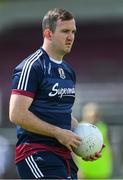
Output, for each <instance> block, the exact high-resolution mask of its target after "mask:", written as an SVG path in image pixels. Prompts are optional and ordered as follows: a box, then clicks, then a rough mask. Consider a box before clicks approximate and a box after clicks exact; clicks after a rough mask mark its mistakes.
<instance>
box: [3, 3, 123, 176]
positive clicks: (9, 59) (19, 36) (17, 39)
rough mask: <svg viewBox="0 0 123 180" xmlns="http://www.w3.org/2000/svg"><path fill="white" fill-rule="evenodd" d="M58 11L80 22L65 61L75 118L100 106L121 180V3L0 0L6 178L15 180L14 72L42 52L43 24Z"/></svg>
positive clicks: (122, 12)
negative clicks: (73, 85) (71, 73)
mask: <svg viewBox="0 0 123 180" xmlns="http://www.w3.org/2000/svg"><path fill="white" fill-rule="evenodd" d="M54 7H62V8H66V9H68V10H70V11H71V12H72V13H73V14H74V16H75V18H76V20H77V27H78V31H77V34H76V40H75V44H74V47H73V50H72V52H71V53H70V54H69V55H67V56H66V59H68V62H69V63H70V64H71V66H73V67H74V69H75V71H76V74H77V89H76V90H77V97H76V102H75V105H74V108H73V112H74V115H75V116H76V117H77V118H78V120H80V118H81V117H80V109H81V108H82V107H83V106H84V104H85V103H86V102H90V101H91V102H92V101H93V102H97V103H99V105H100V107H101V110H102V119H103V120H104V121H105V122H106V123H107V124H108V127H109V135H110V142H111V145H112V151H113V159H114V166H113V168H114V171H113V174H112V178H122V177H123V155H122V154H123V153H122V152H123V147H122V143H123V139H122V135H123V68H122V67H123V1H122V0H117V1H116V0H76V1H75V0H62V1H58V0H47V1H46V0H35V1H34V0H30V1H28V0H20V1H19V0H13V1H12V0H0V104H1V105H0V135H3V136H4V137H6V138H7V139H8V140H9V142H10V144H11V149H12V160H11V164H12V165H11V166H10V168H9V169H7V172H6V173H5V175H4V177H5V178H12V179H13V178H17V175H16V172H15V167H14V145H15V142H16V135H15V127H14V125H12V124H11V123H10V122H9V120H8V106H9V97H10V93H11V92H10V90H11V75H12V70H13V68H14V67H15V66H16V64H17V63H19V62H20V61H21V60H22V59H23V58H25V57H26V56H27V55H29V54H30V52H33V51H34V50H36V49H38V48H39V47H40V46H41V44H42V34H41V20H42V17H43V15H44V14H45V13H46V12H47V11H48V10H49V9H51V8H54ZM0 146H1V144H0ZM0 148H2V147H0Z"/></svg>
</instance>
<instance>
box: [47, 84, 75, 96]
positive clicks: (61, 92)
mask: <svg viewBox="0 0 123 180" xmlns="http://www.w3.org/2000/svg"><path fill="white" fill-rule="evenodd" d="M58 86H59V83H55V84H54V86H53V87H52V92H50V93H49V96H50V97H53V96H56V95H58V96H59V97H60V98H62V97H63V96H72V97H75V88H58Z"/></svg>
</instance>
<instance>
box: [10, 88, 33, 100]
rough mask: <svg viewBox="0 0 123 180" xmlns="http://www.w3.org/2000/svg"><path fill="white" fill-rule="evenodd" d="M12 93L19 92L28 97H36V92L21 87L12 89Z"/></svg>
mask: <svg viewBox="0 0 123 180" xmlns="http://www.w3.org/2000/svg"><path fill="white" fill-rule="evenodd" d="M12 94H19V95H23V96H28V97H31V98H34V96H35V93H32V92H29V91H24V90H20V89H12Z"/></svg>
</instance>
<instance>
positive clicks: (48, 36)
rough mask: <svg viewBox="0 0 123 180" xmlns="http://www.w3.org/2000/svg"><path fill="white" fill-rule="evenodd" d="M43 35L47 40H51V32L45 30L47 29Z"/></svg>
mask: <svg viewBox="0 0 123 180" xmlns="http://www.w3.org/2000/svg"><path fill="white" fill-rule="evenodd" d="M43 35H44V37H46V38H47V39H51V35H52V32H51V31H50V29H48V28H47V29H45V30H44V32H43Z"/></svg>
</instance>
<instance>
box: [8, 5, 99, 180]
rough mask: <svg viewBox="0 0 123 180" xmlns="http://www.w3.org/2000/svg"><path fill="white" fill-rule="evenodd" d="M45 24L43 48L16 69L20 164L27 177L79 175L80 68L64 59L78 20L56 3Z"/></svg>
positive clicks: (13, 108)
mask: <svg viewBox="0 0 123 180" xmlns="http://www.w3.org/2000/svg"><path fill="white" fill-rule="evenodd" d="M42 29H43V37H44V42H43V46H42V48H40V49H39V50H37V51H36V52H34V53H33V54H31V55H30V56H29V57H27V58H26V59H24V60H23V61H22V62H21V63H20V64H19V65H18V66H17V67H16V68H15V70H14V73H13V84H12V95H11V99H10V121H11V122H13V123H15V124H16V125H17V137H18V142H17V145H16V165H17V169H18V173H19V175H20V177H21V178H23V179H27V178H28V179H36V178H39V179H69V178H72V179H76V178H77V167H76V165H75V164H74V162H73V160H72V157H71V151H72V148H73V147H74V148H76V147H77V146H78V145H80V143H81V139H80V137H79V136H77V135H76V134H74V133H73V132H72V131H71V129H72V128H74V127H75V126H77V120H76V119H75V118H73V117H72V116H71V108H72V105H73V103H74V99H75V73H74V71H73V70H72V69H71V67H70V66H69V65H68V64H67V63H66V62H65V61H63V57H64V55H65V54H67V53H69V52H70V50H71V47H72V45H73V42H74V36H75V32H76V24H75V20H74V18H73V16H72V14H71V13H69V12H67V11H66V10H64V9H58V8H55V9H53V10H50V11H49V12H48V13H47V14H46V15H45V16H44V18H43V22H42ZM98 157H100V153H97V157H96V156H95V157H87V159H88V160H91V159H92V160H93V159H97V158H98Z"/></svg>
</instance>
